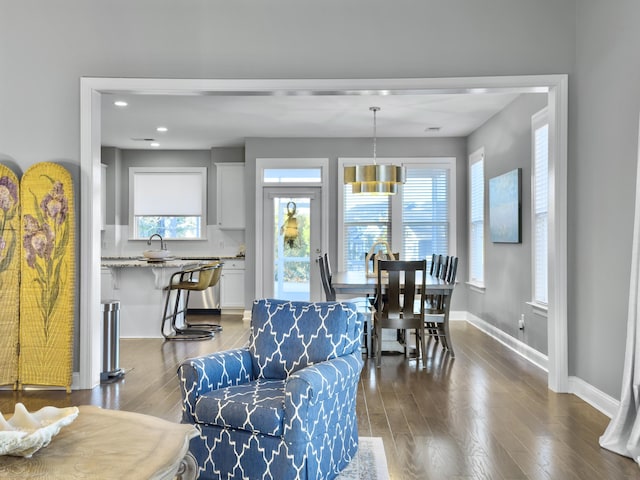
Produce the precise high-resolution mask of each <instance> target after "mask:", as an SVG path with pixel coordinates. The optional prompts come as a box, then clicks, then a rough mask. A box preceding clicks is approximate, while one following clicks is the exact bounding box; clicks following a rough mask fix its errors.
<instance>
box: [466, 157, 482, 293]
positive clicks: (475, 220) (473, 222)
mask: <svg viewBox="0 0 640 480" xmlns="http://www.w3.org/2000/svg"><path fill="white" fill-rule="evenodd" d="M469 163H470V176H469V177H470V181H469V190H470V192H469V198H470V205H469V207H470V215H469V281H470V282H471V283H474V284H477V285H484V152H483V151H482V150H478V151H477V152H474V153H473V154H471V156H470V157H469Z"/></svg>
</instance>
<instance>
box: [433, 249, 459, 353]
mask: <svg viewBox="0 0 640 480" xmlns="http://www.w3.org/2000/svg"><path fill="white" fill-rule="evenodd" d="M440 257H442V262H441V264H440V270H439V272H438V275H437V277H438V278H440V279H441V280H443V281H445V282H447V283H452V284H455V281H456V274H457V271H458V257H454V256H451V257H446V256H442V255H440ZM444 259H446V261H445V260H444ZM452 294H453V290H451V291H450V292H449V293H448V294H439V295H428V296H427V299H426V306H425V327H426V331H427V333H428V334H429V335H430V336H431V338H433V339H434V340H435V341H436V342H438V341H439V342H440V344H441V345H442V348H444V349H445V350H446V351H448V352H449V353H450V354H451V357H455V352H454V350H453V343H452V342H451V333H450V330H449V308H450V306H451V296H452Z"/></svg>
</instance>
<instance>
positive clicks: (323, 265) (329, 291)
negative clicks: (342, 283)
mask: <svg viewBox="0 0 640 480" xmlns="http://www.w3.org/2000/svg"><path fill="white" fill-rule="evenodd" d="M327 258H328V257H327V255H326V254H325V255H324V256H323V255H319V256H318V258H317V260H316V261H317V262H318V267H319V268H320V281H321V282H322V289H323V290H324V296H325V300H326V301H327V302H335V300H336V291H335V289H334V288H333V286H332V285H331V277H330V274H329V268H330V267H329V264H328V260H327Z"/></svg>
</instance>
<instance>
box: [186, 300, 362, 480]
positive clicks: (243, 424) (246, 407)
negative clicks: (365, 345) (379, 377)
mask: <svg viewBox="0 0 640 480" xmlns="http://www.w3.org/2000/svg"><path fill="white" fill-rule="evenodd" d="M363 322H364V319H363V317H362V314H359V313H357V311H356V306H355V305H354V304H350V303H340V302H321V303H308V302H290V301H285V300H272V299H262V300H256V301H255V302H254V304H253V312H252V316H251V333H250V339H249V346H248V347H247V348H241V349H235V350H229V351H225V352H219V353H214V354H211V355H207V356H203V357H199V358H193V359H190V360H186V361H184V362H183V363H182V364H181V365H180V367H179V369H178V376H179V379H180V385H181V391H182V411H183V412H182V422H183V423H191V424H194V425H195V426H196V428H197V429H198V430H199V432H200V435H199V436H198V437H196V438H194V439H192V440H191V444H190V452H191V454H192V455H193V456H194V457H195V459H196V462H197V464H198V472H199V477H198V478H200V479H225V480H226V479H271V480H288V479H292V480H293V479H301V480H304V479H318V480H320V479H331V478H334V477H336V476H337V475H338V473H339V472H340V471H341V470H342V469H344V468H345V467H346V466H347V464H348V463H349V462H350V461H351V459H352V458H353V456H354V454H355V453H356V450H357V449H358V423H357V417H356V392H357V389H358V380H359V378H360V371H361V370H362V366H363V362H362V354H361V353H360V346H361V334H362V329H363Z"/></svg>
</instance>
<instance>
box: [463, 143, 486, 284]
mask: <svg viewBox="0 0 640 480" xmlns="http://www.w3.org/2000/svg"><path fill="white" fill-rule="evenodd" d="M484 159H485V158H484V147H480V148H478V149H477V150H475V151H473V152H472V153H471V154H470V155H469V162H468V171H469V185H468V187H467V188H468V197H469V205H468V209H469V222H468V226H467V228H468V231H469V233H468V241H469V254H468V255H469V271H468V275H469V276H468V281H467V282H466V284H467V285H469V286H470V287H473V288H472V290H473V291H475V292H478V293H484V291H485V282H484V276H485V273H486V272H485V265H484V252H483V262H482V279H483V281H482V282H478V281H476V280H475V279H472V276H471V269H472V265H473V262H472V258H471V240H472V239H471V165H472V164H474V163H475V162H478V161H480V160H482V161H483V162H484ZM484 167H485V165H483V172H484ZM483 183H486V178H483ZM486 198H487V195H486V188H484V195H483V211H484V212H485V214H484V215H483V220H482V223H483V232H486V226H487V225H486V205H485V204H486ZM482 237H483V241H482V249H483V251H484V249H485V241H484V240H485V239H486V234H485V233H483V235H482Z"/></svg>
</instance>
